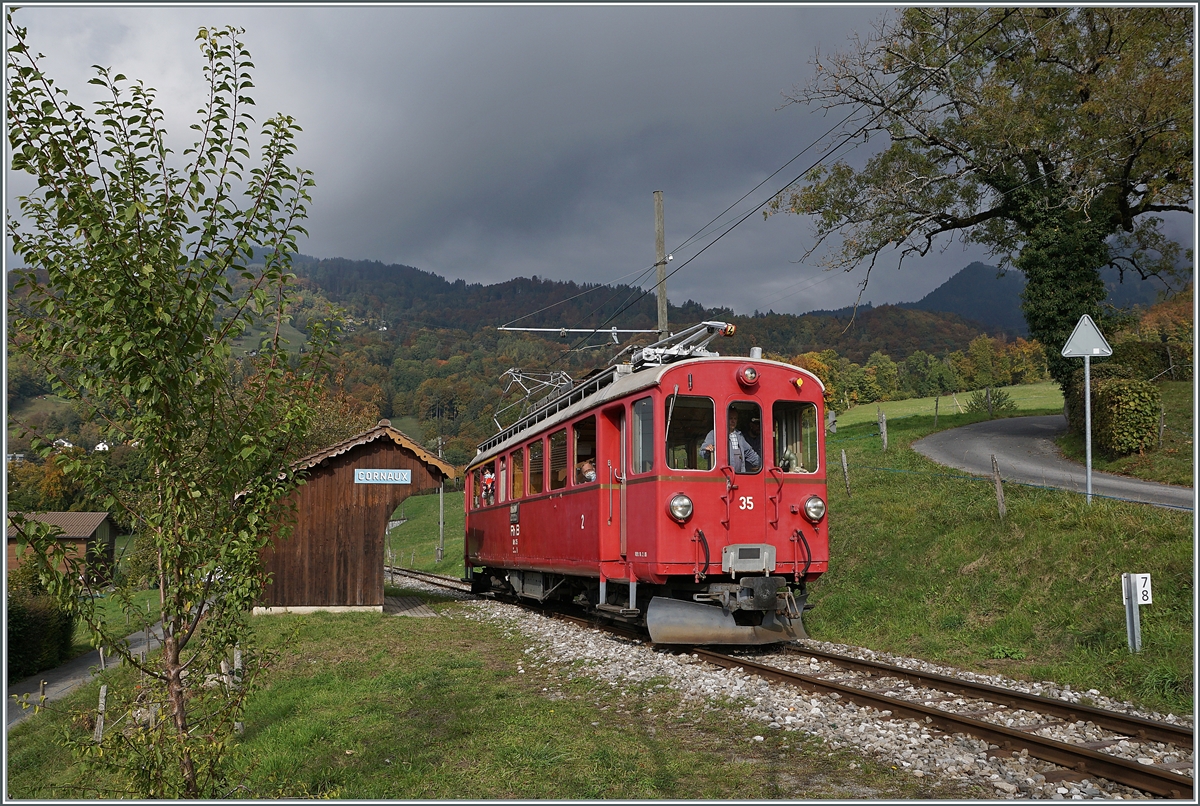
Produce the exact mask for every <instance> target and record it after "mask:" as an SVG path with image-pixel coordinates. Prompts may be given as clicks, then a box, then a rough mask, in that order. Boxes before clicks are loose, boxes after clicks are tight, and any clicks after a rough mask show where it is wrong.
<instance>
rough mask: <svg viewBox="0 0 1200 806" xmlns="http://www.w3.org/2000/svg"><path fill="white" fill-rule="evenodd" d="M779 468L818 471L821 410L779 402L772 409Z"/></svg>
mask: <svg viewBox="0 0 1200 806" xmlns="http://www.w3.org/2000/svg"><path fill="white" fill-rule="evenodd" d="M771 419H772V420H773V421H774V427H775V465H776V467H778V468H779V469H780V470H782V471H784V472H785V473H815V472H817V464H818V463H817V458H818V457H817V433H818V432H817V407H816V406H815V405H813V404H812V403H792V402H784V401H779V402H777V403H776V404H775V406H774V408H772V409H771Z"/></svg>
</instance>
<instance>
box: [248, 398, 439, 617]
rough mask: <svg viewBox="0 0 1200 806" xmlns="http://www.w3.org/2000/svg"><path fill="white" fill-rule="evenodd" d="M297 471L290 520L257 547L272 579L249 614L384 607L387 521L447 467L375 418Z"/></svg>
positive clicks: (432, 484)
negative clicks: (301, 476) (287, 529)
mask: <svg viewBox="0 0 1200 806" xmlns="http://www.w3.org/2000/svg"><path fill="white" fill-rule="evenodd" d="M296 469H297V470H303V471H305V483H304V484H303V485H301V486H300V487H298V488H296V490H295V491H294V492H293V493H292V494H291V500H290V502H289V503H291V504H294V505H295V509H294V513H295V526H294V528H293V530H292V533H291V535H290V536H289V537H287V538H286V539H282V540H281V539H279V538H275V539H274V540H273V541H272V542H271V544H270V545H269V546H268V547H267V548H266V549H265V550H264V551H263V566H264V570H265V571H266V572H267V573H269V574H270V575H271V579H270V581H269V582H268V584H267V587H266V589H265V590H264V592H263V596H262V600H261V602H260V605H259V606H258V607H256V608H255V610H254V612H255V613H275V612H292V613H296V612H301V613H306V612H311V611H314V610H332V611H349V610H375V611H380V610H382V609H383V564H384V537H385V535H386V532H387V523H388V519H389V518H390V517H391V515H392V512H394V511H395V509H396V507H397V506H399V505H400V502H401V501H403V500H404V499H405V498H407V497H408V496H409V495H412V494H413V493H417V492H422V491H425V490H436V489H437V488H438V486H439V485H441V484H442V482H443V481H444V480H445V479H453V478H454V468H453V466H451V465H449V464H447V463H445V462H443V461H442V460H440V459H438V458H437V457H436V456H434V455H432V454H431V453H429V451H427V450H425V449H424V448H423V447H421V446H420V445H418V444H417V443H416V442H415V441H414V440H413V439H411V438H409V437H408V436H406V435H404V434H403V433H401V432H400V431H398V430H396V429H395V428H393V427H392V424H391V422H390V421H388V420H380V421H379V425H377V426H375V427H374V428H372V429H370V430H369V431H364V432H363V433H361V434H358V435H356V436H353V437H351V438H350V439H347V440H344V441H342V442H339V443H337V444H336V445H331V446H330V447H328V448H326V449H324V450H322V451H318V452H316V453H314V454H310V455H309V456H306V457H304V458H303V459H300V460H299V461H298V462H297V463H296Z"/></svg>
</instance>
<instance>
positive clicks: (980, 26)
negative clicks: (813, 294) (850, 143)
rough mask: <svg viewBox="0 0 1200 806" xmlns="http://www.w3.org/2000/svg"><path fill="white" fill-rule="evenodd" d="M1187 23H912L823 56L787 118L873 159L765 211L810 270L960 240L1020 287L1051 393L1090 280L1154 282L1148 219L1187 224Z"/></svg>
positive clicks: (901, 22)
mask: <svg viewBox="0 0 1200 806" xmlns="http://www.w3.org/2000/svg"><path fill="white" fill-rule="evenodd" d="M1193 30H1194V9H1191V8H1182V7H1178V8H1167V7H1162V8H1150V7H1136V6H1134V7H1128V8H1108V7H1105V8H1015V9H1012V8H1009V9H1004V8H976V7H956V8H912V9H907V10H904V11H902V12H900V13H899V14H897V15H895V16H890V17H887V18H885V19H883V20H882V21H881V22H879V23H878V25H877V26H876V28H875V29H874V31H873V33H872V34H870V35H868V36H866V37H864V38H856V39H854V40H853V42H852V45H851V47H850V48H849V49H848V50H846V51H844V52H841V53H836V54H834V55H833V56H831V57H828V58H826V57H818V59H817V61H816V68H817V69H816V73H815V77H814V79H813V80H812V82H811V83H810V84H809V85H807V86H806V87H804V88H803V89H799V90H797V91H796V92H795V93H794V94H793V95H792V97H791V98H790V101H792V102H795V103H803V104H817V105H820V106H823V107H824V108H826V109H840V108H846V109H848V110H850V114H849V115H848V116H847V118H846V122H845V123H844V126H845V133H846V134H849V135H853V136H859V137H866V138H870V137H871V136H872V135H880V136H881V137H882V138H883V139H884V141H885V143H886V145H885V147H883V148H882V150H880V151H878V153H876V154H874V155H873V156H871V157H870V158H869V159H867V160H866V161H865V163H864V164H863V166H862V167H861V168H855V167H852V166H851V165H850V163H849V162H848V161H847V160H845V159H839V160H837V161H835V162H833V163H832V164H828V165H821V166H819V167H817V168H815V169H813V170H812V171H811V172H809V174H808V175H807V176H806V177H805V178H804V180H803V181H802V182H801V183H800V184H799V185H797V186H795V187H793V188H791V189H789V190H788V191H786V192H784V193H782V194H780V195H779V196H778V197H777V198H776V199H775V200H774V202H773V204H772V206H771V209H770V210H769V211H768V213H770V212H774V211H778V210H786V211H789V212H792V213H797V214H802V215H808V216H812V217H813V221H814V224H815V229H816V238H815V243H814V246H813V247H812V248H811V249H810V250H809V252H808V254H809V255H812V254H814V253H815V252H816V251H818V250H819V249H822V248H824V247H825V246H826V245H827V244H826V242H827V241H829V239H831V238H832V237H833V236H835V235H837V236H840V239H838V240H837V241H836V242H833V241H830V242H829V243H828V247H829V249H828V251H827V252H826V254H825V257H824V259H825V260H826V262H827V264H828V265H829V266H830V267H836V268H841V269H845V270H850V269H853V268H855V267H857V266H862V265H865V266H866V271H867V276H866V277H864V279H863V283H864V285H865V283H866V282H867V279H868V278H869V275H870V270H871V268H872V267H873V266H875V265H876V263H877V261H878V260H879V258H880V256H881V254H882V253H884V252H885V251H891V252H893V253H896V254H898V260H899V262H900V263H902V262H903V260H904V259H905V258H906V257H908V256H913V255H917V256H923V255H926V254H928V253H929V252H930V250H931V249H933V248H934V246H935V244H944V243H945V242H946V239H947V238H951V239H952V238H954V237H959V238H961V239H963V240H964V241H966V242H974V243H979V244H983V245H985V246H987V247H989V248H990V249H991V250H992V253H993V254H994V255H995V256H997V257H998V258H999V262H1000V264H1001V265H1002V266H1004V265H1012V266H1015V267H1016V268H1018V269H1020V270H1021V271H1022V272H1023V273H1024V274H1025V277H1026V280H1027V284H1026V287H1025V292H1024V295H1023V298H1022V309H1023V311H1024V314H1025V318H1026V322H1027V323H1028V325H1029V331H1030V334H1031V335H1032V336H1033V337H1034V338H1036V339H1037V340H1038V341H1040V342H1041V343H1042V344H1045V345H1048V346H1049V348H1048V350H1047V352H1048V359H1049V369H1050V373H1051V375H1052V376H1053V377H1054V379H1055V380H1057V381H1058V382H1059V383H1060V384H1061V383H1064V382H1066V381H1067V377H1068V374H1069V372H1070V369H1071V368H1073V365H1072V364H1070V363H1069V362H1068V361H1067V360H1066V359H1063V358H1062V357H1061V356H1060V355H1059V354H1058V351H1057V350H1055V349H1052V348H1053V347H1054V346H1058V345H1061V344H1063V343H1065V341H1066V339H1067V337H1068V336H1069V335H1070V332H1071V329H1072V328H1073V327H1074V325H1075V323H1076V322H1077V321H1078V319H1079V317H1080V316H1081V315H1082V314H1084V313H1089V314H1091V315H1093V317H1095V316H1096V315H1097V314H1098V305H1099V303H1100V301H1101V300H1102V299H1103V298H1104V295H1105V292H1104V287H1103V284H1102V283H1101V281H1100V277H1099V269H1100V268H1101V267H1103V266H1105V265H1114V266H1116V267H1118V268H1119V269H1121V270H1122V271H1125V270H1130V271H1135V272H1137V273H1138V274H1140V275H1141V276H1142V277H1147V276H1150V275H1155V274H1160V275H1161V274H1162V273H1170V272H1172V271H1173V270H1174V269H1175V266H1176V264H1177V262H1178V261H1179V258H1180V254H1179V253H1180V248H1179V246H1178V245H1177V244H1175V243H1173V242H1171V241H1169V240H1168V239H1167V238H1166V237H1165V235H1164V234H1163V230H1162V228H1161V225H1162V216H1163V214H1167V213H1171V212H1185V213H1191V212H1192V203H1193V199H1192V185H1193V164H1192V149H1193V130H1192V127H1193V98H1192V77H1193V68H1194V41H1193Z"/></svg>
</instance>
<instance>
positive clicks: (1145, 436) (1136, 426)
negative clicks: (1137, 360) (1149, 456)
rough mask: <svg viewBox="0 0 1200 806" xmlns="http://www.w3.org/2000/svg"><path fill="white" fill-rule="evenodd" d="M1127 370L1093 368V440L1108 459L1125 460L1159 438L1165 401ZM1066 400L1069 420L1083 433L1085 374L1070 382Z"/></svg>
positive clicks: (1080, 372) (1111, 366)
mask: <svg viewBox="0 0 1200 806" xmlns="http://www.w3.org/2000/svg"><path fill="white" fill-rule="evenodd" d="M1133 375H1134V371H1133V370H1132V369H1131V368H1130V367H1127V366H1124V365H1122V364H1115V363H1104V364H1099V365H1097V366H1094V367H1092V439H1094V440H1095V444H1096V447H1097V448H1099V449H1100V450H1101V451H1103V452H1104V453H1106V454H1108V455H1109V456H1125V455H1126V454H1130V453H1133V452H1135V451H1140V450H1143V449H1144V448H1145V447H1146V446H1148V445H1152V444H1153V443H1154V440H1155V439H1156V438H1157V437H1158V418H1159V413H1160V412H1161V410H1162V397H1161V395H1159V392H1158V387H1156V386H1155V385H1154V384H1152V383H1149V382H1148V381H1143V380H1138V379H1137V378H1135V377H1133ZM1071 381H1072V383H1071V389H1070V393H1069V394H1068V395H1067V396H1066V407H1067V418H1068V422H1070V424H1071V427H1072V429H1073V430H1075V431H1079V432H1082V431H1083V430H1084V408H1083V406H1084V403H1083V370H1082V369H1079V370H1077V371H1076V372H1075V373H1074V375H1073V376H1072V378H1071Z"/></svg>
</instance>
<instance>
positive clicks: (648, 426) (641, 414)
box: [629, 397, 654, 473]
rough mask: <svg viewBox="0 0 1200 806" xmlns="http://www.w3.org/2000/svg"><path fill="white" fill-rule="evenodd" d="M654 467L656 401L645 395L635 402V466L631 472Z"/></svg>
mask: <svg viewBox="0 0 1200 806" xmlns="http://www.w3.org/2000/svg"><path fill="white" fill-rule="evenodd" d="M653 469H654V401H653V400H652V399H651V398H648V397H643V398H642V399H641V400H638V401H635V402H634V404H633V467H631V468H630V469H629V472H631V473H649V472H650V471H651V470H653Z"/></svg>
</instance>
